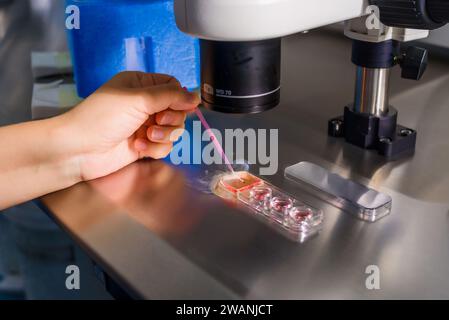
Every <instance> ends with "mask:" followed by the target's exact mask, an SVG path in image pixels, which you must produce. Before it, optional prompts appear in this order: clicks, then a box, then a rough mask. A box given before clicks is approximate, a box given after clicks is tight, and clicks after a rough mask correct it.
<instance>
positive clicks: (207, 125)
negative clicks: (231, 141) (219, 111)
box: [195, 108, 234, 174]
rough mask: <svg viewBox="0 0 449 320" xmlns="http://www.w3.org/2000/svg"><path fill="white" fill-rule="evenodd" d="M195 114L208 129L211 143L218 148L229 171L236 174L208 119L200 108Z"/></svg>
mask: <svg viewBox="0 0 449 320" xmlns="http://www.w3.org/2000/svg"><path fill="white" fill-rule="evenodd" d="M195 113H196V115H197V116H198V118H199V119H200V121H201V123H202V124H203V126H204V128H205V129H206V132H207V134H208V135H209V137H210V139H211V141H212V142H213V143H214V145H215V148H217V151H218V152H219V153H220V155H221V158H222V159H223V160H224V162H225V164H226V166H227V167H228V169H229V171H230V172H232V174H234V169H233V168H232V164H231V161H229V158H228V157H227V156H226V153H225V152H224V150H223V148H222V146H221V144H220V142H218V140H217V137H216V136H215V134H214V132H213V131H212V129H211V128H210V126H209V124H208V123H207V121H206V118H204V115H203V113H202V112H201V110H200V109H199V108H196V109H195Z"/></svg>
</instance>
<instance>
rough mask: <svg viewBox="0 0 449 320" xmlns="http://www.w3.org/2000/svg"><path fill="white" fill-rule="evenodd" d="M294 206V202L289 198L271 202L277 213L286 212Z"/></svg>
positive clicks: (278, 198) (275, 199)
mask: <svg viewBox="0 0 449 320" xmlns="http://www.w3.org/2000/svg"><path fill="white" fill-rule="evenodd" d="M292 206H293V201H292V199H290V198H287V197H276V198H273V199H272V200H271V209H272V210H275V211H277V212H280V213H283V212H286V211H287V210H288V209H290V208H291V207H292Z"/></svg>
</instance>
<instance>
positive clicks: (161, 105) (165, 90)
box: [134, 84, 201, 115]
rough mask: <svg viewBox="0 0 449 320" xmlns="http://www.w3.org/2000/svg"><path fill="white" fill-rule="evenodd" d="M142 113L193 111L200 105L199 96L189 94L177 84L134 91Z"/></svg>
mask: <svg viewBox="0 0 449 320" xmlns="http://www.w3.org/2000/svg"><path fill="white" fill-rule="evenodd" d="M134 93H135V97H136V99H137V100H139V101H140V103H139V105H140V106H141V108H143V110H142V111H144V112H146V113H148V114H150V115H151V114H155V113H158V112H161V111H164V110H166V109H171V110H175V111H189V110H193V109H195V108H196V107H198V105H199V104H200V102H201V100H200V97H199V95H198V94H196V93H192V92H187V91H185V90H183V89H182V88H181V87H180V86H178V85H177V84H165V85H159V86H154V87H149V88H143V89H134Z"/></svg>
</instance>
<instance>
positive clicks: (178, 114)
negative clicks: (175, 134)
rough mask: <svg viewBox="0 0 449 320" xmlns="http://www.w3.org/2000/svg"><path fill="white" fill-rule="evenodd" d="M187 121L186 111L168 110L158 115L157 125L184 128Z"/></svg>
mask: <svg viewBox="0 0 449 320" xmlns="http://www.w3.org/2000/svg"><path fill="white" fill-rule="evenodd" d="M186 119H187V113H186V112H184V111H173V110H166V111H162V112H159V113H158V114H157V115H156V123H157V124H158V125H160V126H172V127H178V126H182V125H183V124H184V122H185V121H186Z"/></svg>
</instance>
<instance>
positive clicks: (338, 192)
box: [285, 162, 392, 222]
mask: <svg viewBox="0 0 449 320" xmlns="http://www.w3.org/2000/svg"><path fill="white" fill-rule="evenodd" d="M285 176H286V178H288V179H290V180H292V181H294V182H297V183H298V185H299V186H301V187H303V188H304V189H306V190H307V191H309V192H311V193H312V194H313V195H315V196H317V197H319V198H321V199H323V200H325V201H327V202H329V203H330V204H332V205H334V206H335V207H337V208H340V209H342V210H344V211H347V212H350V213H353V214H355V215H357V217H359V218H360V219H362V220H365V221H371V222H374V221H377V220H379V219H380V218H382V217H384V216H386V215H388V214H389V213H390V211H391V207H392V199H391V197H390V196H389V195H387V194H385V193H381V192H378V191H376V190H374V189H370V188H368V187H366V186H364V185H362V184H360V183H357V182H354V181H352V180H349V179H346V178H344V177H342V176H340V175H338V174H335V173H332V172H330V171H329V170H327V169H325V168H322V167H320V166H318V165H316V164H313V163H310V162H301V163H298V164H296V165H294V166H291V167H288V168H287V169H285Z"/></svg>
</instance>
